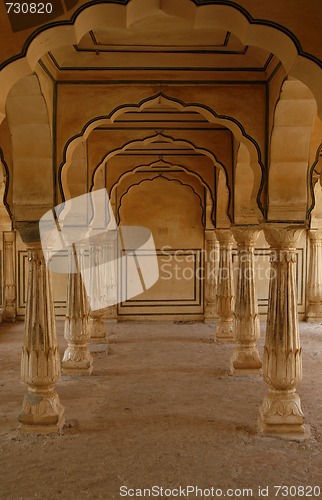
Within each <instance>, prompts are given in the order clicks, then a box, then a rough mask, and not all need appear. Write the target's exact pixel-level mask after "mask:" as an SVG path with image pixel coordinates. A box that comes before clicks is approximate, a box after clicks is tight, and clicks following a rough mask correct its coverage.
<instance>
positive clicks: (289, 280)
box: [259, 226, 306, 439]
mask: <svg viewBox="0 0 322 500" xmlns="http://www.w3.org/2000/svg"><path fill="white" fill-rule="evenodd" d="M264 232H265V237H266V239H267V241H268V243H269V244H270V246H271V250H272V252H271V277H270V287H269V301H268V313H267V316H268V317H267V329H266V339H265V349H264V359H263V374H264V380H265V382H266V383H267V384H268V385H269V390H268V394H267V396H266V397H265V398H264V401H263V404H262V406H261V409H260V419H259V426H260V430H261V432H262V433H264V434H275V435H279V436H282V437H289V438H296V439H301V438H303V437H305V436H306V428H305V427H304V425H303V423H304V415H303V413H302V409H301V403H300V398H299V396H298V395H297V394H296V386H297V384H298V383H299V381H300V380H301V378H302V349H301V346H300V338H299V324H298V313H297V293H296V279H295V276H296V241H297V240H298V238H299V236H300V234H301V232H302V229H300V228H294V227H285V226H278V227H274V226H271V227H266V228H265V229H264Z"/></svg>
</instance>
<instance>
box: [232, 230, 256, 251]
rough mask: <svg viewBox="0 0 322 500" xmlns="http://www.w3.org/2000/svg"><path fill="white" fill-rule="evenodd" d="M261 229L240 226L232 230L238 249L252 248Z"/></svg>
mask: <svg viewBox="0 0 322 500" xmlns="http://www.w3.org/2000/svg"><path fill="white" fill-rule="evenodd" d="M260 231H261V229H260V228H258V226H240V227H237V226H236V227H234V228H232V232H233V235H234V238H235V240H236V243H237V246H238V247H253V246H255V244H256V241H257V238H258V235H259V233H260Z"/></svg>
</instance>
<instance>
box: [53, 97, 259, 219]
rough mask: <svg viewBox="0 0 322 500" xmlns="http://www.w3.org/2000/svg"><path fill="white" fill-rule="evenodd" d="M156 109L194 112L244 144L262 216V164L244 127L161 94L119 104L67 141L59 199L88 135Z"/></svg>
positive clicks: (255, 195)
mask: <svg viewBox="0 0 322 500" xmlns="http://www.w3.org/2000/svg"><path fill="white" fill-rule="evenodd" d="M155 105H159V106H160V105H164V106H170V107H173V108H175V109H177V110H179V111H186V112H196V113H199V114H200V115H202V116H203V117H204V118H206V120H207V121H208V122H209V123H216V124H220V125H223V126H224V127H226V128H228V129H229V130H231V132H232V133H233V135H234V136H235V137H236V139H237V140H238V141H240V142H241V143H243V144H245V146H246V148H247V149H248V152H249V157H250V166H251V168H252V170H253V179H254V188H253V191H252V196H253V201H254V202H255V203H257V205H258V207H259V209H260V211H261V212H262V214H264V207H263V204H262V201H261V196H262V192H263V187H264V175H263V172H264V164H263V161H262V158H261V151H260V148H259V146H258V144H257V142H256V141H255V140H254V139H253V138H252V137H251V136H250V135H249V134H248V133H247V132H246V130H245V129H244V127H243V125H242V124H241V123H240V122H238V120H236V119H235V118H233V117H230V116H222V115H218V114H217V113H216V112H215V111H214V110H213V109H211V108H209V107H207V106H205V105H201V104H198V103H184V102H183V101H181V100H179V99H177V98H173V97H170V96H168V95H166V94H164V93H163V92H158V93H157V94H155V95H153V96H150V97H148V98H146V99H143V100H142V101H140V102H139V103H137V104H122V105H120V106H117V107H116V108H114V110H113V111H112V112H111V113H109V114H108V115H106V116H99V117H95V118H92V119H91V120H90V121H89V122H88V123H86V124H85V125H84V127H83V128H82V130H81V132H80V133H79V134H77V135H76V136H74V137H72V138H70V139H69V141H67V143H66V144H65V147H64V151H63V161H62V163H61V164H60V167H59V180H60V189H61V196H62V199H63V200H64V189H63V186H64V183H65V182H66V169H68V168H69V166H70V164H71V162H72V158H73V154H74V151H75V149H76V148H77V147H78V145H79V144H80V143H82V142H84V141H85V140H86V139H87V138H88V137H89V135H90V133H91V132H92V131H93V130H94V129H95V128H97V127H101V126H104V125H105V124H107V123H109V124H111V123H113V122H114V121H115V120H116V119H117V118H118V117H119V116H120V115H122V114H124V113H127V112H140V111H143V110H146V109H149V108H153V107H154V106H155Z"/></svg>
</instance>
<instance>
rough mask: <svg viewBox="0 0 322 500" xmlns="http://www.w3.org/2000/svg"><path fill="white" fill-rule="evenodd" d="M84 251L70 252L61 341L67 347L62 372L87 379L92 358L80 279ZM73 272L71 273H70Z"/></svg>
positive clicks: (82, 248)
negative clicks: (66, 344) (84, 376)
mask: <svg viewBox="0 0 322 500" xmlns="http://www.w3.org/2000/svg"><path fill="white" fill-rule="evenodd" d="M84 258H85V248H84V247H81V246H77V247H75V246H73V248H72V249H71V250H70V251H69V262H70V271H71V272H70V273H69V276H68V287H67V311H66V318H65V328H64V337H65V339H66V340H67V343H68V347H67V349H66V350H65V353H64V357H63V361H62V371H63V373H66V374H72V375H90V374H91V373H92V371H93V358H92V356H91V354H90V352H89V350H88V345H87V344H88V342H89V338H90V337H89V329H88V316H89V307H88V300H87V297H86V292H85V288H84V285H83V281H82V277H81V272H80V271H81V269H83V268H84ZM73 271H74V272H73Z"/></svg>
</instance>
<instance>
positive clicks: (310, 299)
mask: <svg viewBox="0 0 322 500" xmlns="http://www.w3.org/2000/svg"><path fill="white" fill-rule="evenodd" d="M308 234H309V238H310V260H309V272H308V283H307V307H306V321H307V322H317V323H319V322H322V230H312V229H311V230H309V231H308Z"/></svg>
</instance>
